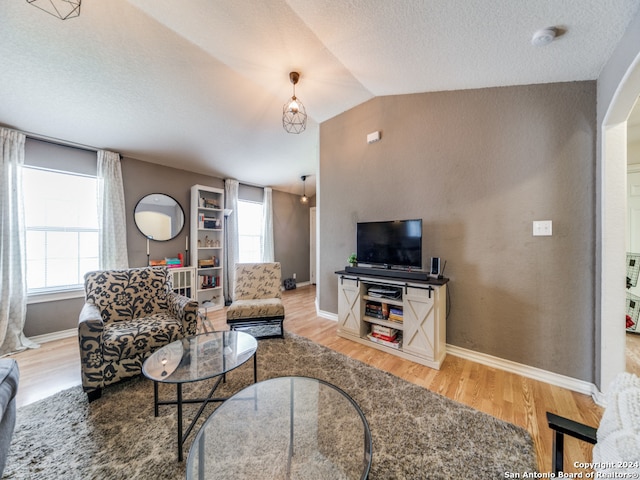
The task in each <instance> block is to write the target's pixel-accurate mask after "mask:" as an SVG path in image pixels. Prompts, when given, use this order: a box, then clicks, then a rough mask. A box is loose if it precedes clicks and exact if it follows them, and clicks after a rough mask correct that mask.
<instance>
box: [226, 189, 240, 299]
mask: <svg viewBox="0 0 640 480" xmlns="http://www.w3.org/2000/svg"><path fill="white" fill-rule="evenodd" d="M238 186H239V183H238V181H237V180H232V179H227V180H225V181H224V205H225V210H231V213H230V214H229V215H228V216H227V217H225V218H226V225H225V231H224V234H225V249H224V277H225V281H224V285H223V290H224V298H225V301H226V303H227V304H228V303H230V302H231V301H232V300H233V298H232V297H233V283H234V281H235V272H236V263H238V251H239V250H240V249H239V247H238Z"/></svg>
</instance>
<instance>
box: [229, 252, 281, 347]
mask: <svg viewBox="0 0 640 480" xmlns="http://www.w3.org/2000/svg"><path fill="white" fill-rule="evenodd" d="M281 276H282V274H281V269H280V263H278V262H274V263H238V264H236V271H235V283H234V288H233V302H232V303H231V305H230V306H229V308H228V309H227V324H228V325H229V326H230V327H231V329H232V330H248V331H251V332H252V333H253V334H254V336H256V337H257V338H274V337H280V338H284V329H283V327H282V322H283V321H284V305H283V304H282V293H281V288H280V284H281ZM259 327H271V328H268V329H267V328H265V329H264V332H261V330H262V329H260V328H259ZM273 327H275V329H276V333H273V330H274V328H273Z"/></svg>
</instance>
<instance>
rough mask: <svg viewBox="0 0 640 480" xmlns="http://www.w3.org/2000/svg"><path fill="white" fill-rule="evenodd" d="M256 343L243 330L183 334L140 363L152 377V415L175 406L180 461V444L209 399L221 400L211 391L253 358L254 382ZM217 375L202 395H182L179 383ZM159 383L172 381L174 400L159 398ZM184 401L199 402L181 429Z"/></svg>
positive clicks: (180, 459) (255, 373) (255, 376)
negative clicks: (189, 421) (159, 410)
mask: <svg viewBox="0 0 640 480" xmlns="http://www.w3.org/2000/svg"><path fill="white" fill-rule="evenodd" d="M257 348H258V342H257V341H256V339H255V338H254V337H252V336H251V335H249V334H247V333H243V332H213V333H205V334H202V335H196V336H193V337H186V338H183V339H181V340H177V341H175V342H172V343H170V344H168V345H165V346H164V347H162V348H160V349H158V350H156V351H155V352H154V353H153V354H151V355H150V356H149V357H148V358H147V359H146V360H145V362H144V364H143V365H142V373H143V374H144V375H145V376H146V377H147V378H149V379H151V380H153V403H154V414H155V416H156V417H157V416H158V407H159V406H160V405H177V406H178V460H179V461H182V458H183V455H182V446H183V445H184V441H185V440H186V439H187V437H188V436H189V434H190V433H191V430H193V427H194V425H195V423H196V421H197V420H198V418H199V417H200V415H201V414H202V412H203V411H204V409H205V407H206V406H207V404H208V403H209V402H224V401H225V400H226V398H217V397H214V396H213V394H214V392H215V390H216V388H218V385H219V384H220V382H221V381H222V380H223V379H224V378H225V375H226V374H227V372H230V371H231V370H233V369H235V368H237V367H239V366H240V365H242V364H243V363H245V362H246V361H247V360H249V359H250V358H251V357H253V381H254V383H255V382H256V381H257V375H258V374H257V362H256V350H257ZM214 377H218V378H216V381H215V382H214V384H213V386H212V388H211V390H210V391H209V394H208V395H207V396H206V397H205V398H189V399H185V398H183V397H182V385H183V384H185V383H190V382H198V381H202V380H207V379H210V378H214ZM158 383H175V384H176V399H175V400H160V399H159V398H158ZM185 403H202V405H201V406H200V408H199V409H198V412H197V413H196V415H195V416H194V418H193V420H192V421H191V423H190V424H189V426H188V427H187V430H186V431H185V432H184V434H183V431H182V406H183V404H185Z"/></svg>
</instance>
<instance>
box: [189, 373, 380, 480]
mask: <svg viewBox="0 0 640 480" xmlns="http://www.w3.org/2000/svg"><path fill="white" fill-rule="evenodd" d="M371 448H372V447H371V432H370V431H369V425H368V423H367V420H366V418H365V417H364V414H363V413H362V411H361V410H360V407H358V405H357V404H356V402H355V401H354V400H353V399H352V398H351V397H349V396H348V395H347V394H346V393H345V392H344V391H342V390H340V389H339V388H338V387H336V386H334V385H331V384H329V383H327V382H324V381H322V380H318V379H315V378H308V377H281V378H274V379H271V380H265V381H262V382H259V383H255V384H253V385H250V386H249V387H247V388H245V389H244V390H242V391H240V392H238V393H236V394H235V395H233V396H232V397H231V398H229V399H228V400H227V401H226V402H224V403H223V404H222V405H220V406H219V407H218V408H217V409H216V410H215V411H214V412H213V413H212V414H211V416H210V417H209V418H208V419H207V420H206V422H205V423H204V424H203V426H202V427H201V428H200V430H199V431H198V434H197V435H196V438H195V440H194V442H193V444H192V445H191V449H190V450H189V456H188V460H187V479H191V480H196V479H197V480H204V479H212V478H216V479H233V480H241V479H255V478H281V479H297V480H301V479H310V480H311V479H313V480H315V479H321V478H330V479H332V480H334V479H335V480H337V479H364V478H367V476H368V474H369V469H370V468H371Z"/></svg>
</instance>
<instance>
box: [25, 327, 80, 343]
mask: <svg viewBox="0 0 640 480" xmlns="http://www.w3.org/2000/svg"><path fill="white" fill-rule="evenodd" d="M76 335H78V329H77V328H70V329H68V330H61V331H59V332H51V333H45V334H43V335H36V336H35V337H29V340H31V341H32V342H34V343H47V342H53V341H54V340H62V339H63V338H70V337H75V336H76Z"/></svg>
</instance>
